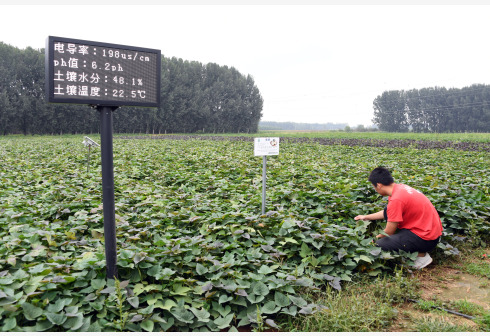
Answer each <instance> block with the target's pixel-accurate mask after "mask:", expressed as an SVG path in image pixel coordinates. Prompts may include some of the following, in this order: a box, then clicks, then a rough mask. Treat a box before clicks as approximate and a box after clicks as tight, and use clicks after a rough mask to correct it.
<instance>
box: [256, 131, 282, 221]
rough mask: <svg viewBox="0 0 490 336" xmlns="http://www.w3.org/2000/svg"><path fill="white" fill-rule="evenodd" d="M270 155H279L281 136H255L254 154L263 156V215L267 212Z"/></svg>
mask: <svg viewBox="0 0 490 336" xmlns="http://www.w3.org/2000/svg"><path fill="white" fill-rule="evenodd" d="M268 155H279V138H255V139H254V156H262V215H263V214H265V202H266V179H267V173H266V171H267V156H268Z"/></svg>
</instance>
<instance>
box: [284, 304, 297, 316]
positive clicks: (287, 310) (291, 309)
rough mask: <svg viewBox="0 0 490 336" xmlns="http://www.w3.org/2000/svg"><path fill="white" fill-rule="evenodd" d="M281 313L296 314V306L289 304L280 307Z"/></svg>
mask: <svg viewBox="0 0 490 336" xmlns="http://www.w3.org/2000/svg"><path fill="white" fill-rule="evenodd" d="M281 313H284V314H288V315H291V316H296V314H297V313H298V307H296V306H291V307H289V308H282V310H281Z"/></svg>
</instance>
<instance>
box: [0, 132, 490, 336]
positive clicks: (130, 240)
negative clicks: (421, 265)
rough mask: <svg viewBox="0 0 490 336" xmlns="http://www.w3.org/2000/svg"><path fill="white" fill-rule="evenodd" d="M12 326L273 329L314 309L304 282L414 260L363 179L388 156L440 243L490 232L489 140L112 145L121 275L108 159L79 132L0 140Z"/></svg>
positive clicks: (3, 281) (4, 293)
mask: <svg viewBox="0 0 490 336" xmlns="http://www.w3.org/2000/svg"><path fill="white" fill-rule="evenodd" d="M0 142H1V145H2V146H0V202H1V204H2V208H1V209H0V265H1V271H0V274H1V277H0V329H1V330H2V331H31V332H34V331H172V330H177V331H188V330H189V331H190V330H195V331H197V330H199V331H218V330H236V329H237V328H240V327H244V326H248V327H250V326H252V327H254V328H258V329H259V330H262V329H264V328H276V327H277V323H276V320H277V316H279V315H281V314H284V315H290V316H298V315H299V314H312V313H314V312H316V311H318V310H320V309H325V307H322V306H319V305H317V304H315V303H314V302H307V301H306V300H305V299H304V298H303V297H302V295H301V294H302V292H303V290H304V289H309V290H311V289H313V290H322V289H324V288H325V286H331V287H333V288H335V289H337V290H341V288H342V285H343V283H344V282H346V281H351V280H352V279H354V278H355V277H356V275H357V274H359V273H367V274H369V275H372V276H377V275H379V274H382V273H383V272H386V271H388V272H389V271H390V270H392V269H393V267H394V265H396V264H399V263H405V264H407V265H410V263H411V261H412V260H413V258H414V256H413V255H410V254H403V253H401V254H397V253H388V252H384V251H381V250H380V249H379V248H378V247H376V246H375V245H374V244H373V236H374V235H375V234H376V232H378V231H379V230H380V229H381V228H382V225H381V223H371V222H355V221H354V220H353V217H354V216H355V215H357V214H359V213H368V212H372V211H377V210H379V209H382V207H384V205H385V202H386V200H383V199H381V198H379V196H378V195H377V194H376V193H375V192H374V190H373V189H372V187H371V186H370V185H369V183H368V182H367V174H368V173H369V171H370V170H371V169H372V168H373V167H375V166H377V165H380V164H383V165H386V166H389V167H391V168H392V170H393V174H394V177H395V179H396V180H397V181H399V182H404V183H407V184H410V185H412V186H414V187H416V188H418V189H419V190H421V191H423V192H424V193H426V194H427V195H428V196H429V198H431V200H432V201H433V202H434V204H435V205H436V207H437V208H438V209H439V211H441V214H442V218H443V223H444V225H445V228H446V231H445V241H444V242H443V243H441V244H440V246H439V248H440V249H442V251H443V252H444V253H446V254H453V253H457V250H455V249H454V248H453V247H452V246H451V245H450V243H451V239H453V238H458V239H463V238H464V237H465V236H470V237H471V239H476V238H477V237H483V236H485V235H487V236H488V233H489V225H488V222H489V213H490V211H489V210H490V209H489V182H488V179H487V176H488V173H489V164H488V163H489V158H488V155H486V153H481V152H459V151H454V150H442V151H433V150H427V151H420V150H416V149H412V148H407V149H400V148H385V149H379V148H360V147H349V146H322V145H318V144H315V143H301V144H296V143H288V142H285V143H281V153H280V155H279V156H277V157H270V158H269V160H268V166H267V167H268V170H267V173H268V181H267V186H268V187H267V188H268V189H267V213H266V214H265V215H261V214H260V208H261V187H262V185H261V169H262V165H261V159H260V158H257V157H253V148H252V146H253V145H252V144H251V143H249V142H236V141H235V142H234V141H219V142H218V141H204V140H190V141H176V140H166V141H151V140H140V141H128V140H121V139H119V140H118V139H116V140H115V142H114V169H115V191H116V219H117V222H116V226H117V240H118V271H119V277H118V280H110V279H109V280H107V279H106V278H105V254H104V239H103V218H102V212H103V210H102V204H101V181H100V157H99V155H95V154H93V153H92V157H91V161H90V162H89V165H88V168H89V169H88V171H87V149H86V148H84V147H83V146H82V144H81V140H80V141H79V140H78V139H59V138H48V137H44V138H22V139H15V140H12V139H10V140H9V139H8V138H7V139H6V138H4V139H0Z"/></svg>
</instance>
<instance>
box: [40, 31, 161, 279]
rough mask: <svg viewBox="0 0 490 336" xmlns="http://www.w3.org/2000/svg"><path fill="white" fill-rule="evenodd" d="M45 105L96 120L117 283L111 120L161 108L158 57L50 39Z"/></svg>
mask: <svg viewBox="0 0 490 336" xmlns="http://www.w3.org/2000/svg"><path fill="white" fill-rule="evenodd" d="M45 52H46V57H45V62H46V63H45V70H46V97H47V100H48V102H49V103H62V104H88V105H89V106H91V107H94V108H96V109H97V111H98V112H99V114H100V121H101V127H100V138H101V161H102V202H103V208H104V241H105V254H106V264H107V275H106V276H107V278H108V279H114V278H117V266H116V263H117V247H116V224H115V202H114V166H113V144H112V138H113V136H112V133H113V126H112V115H113V112H114V111H115V110H116V109H117V108H118V107H120V106H140V107H159V106H160V78H161V51H160V50H155V49H148V48H139V47H132V46H124V45H118V44H109V43H101V42H95V41H85V40H76V39H70V38H64V37H55V36H49V37H48V39H47V41H46V49H45Z"/></svg>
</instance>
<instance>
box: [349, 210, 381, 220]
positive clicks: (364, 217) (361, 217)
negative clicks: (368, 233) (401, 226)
mask: <svg viewBox="0 0 490 336" xmlns="http://www.w3.org/2000/svg"><path fill="white" fill-rule="evenodd" d="M383 211H384V210H381V211H379V212H376V213H373V214H370V215H359V216H356V217H354V219H355V220H379V219H384V218H385V217H384V215H383Z"/></svg>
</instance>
